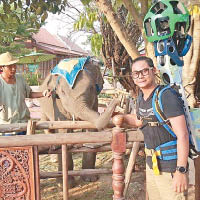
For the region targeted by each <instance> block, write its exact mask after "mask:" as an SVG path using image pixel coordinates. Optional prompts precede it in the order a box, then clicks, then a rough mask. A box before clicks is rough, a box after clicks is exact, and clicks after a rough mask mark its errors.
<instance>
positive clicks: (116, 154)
mask: <svg viewBox="0 0 200 200" xmlns="http://www.w3.org/2000/svg"><path fill="white" fill-rule="evenodd" d="M113 123H114V124H115V126H116V127H115V128H113V131H112V143H111V148H112V151H113V166H112V170H113V176H112V179H113V182H112V186H113V191H114V195H113V200H125V198H124V196H123V192H124V187H125V183H124V179H125V176H124V171H125V167H124V163H123V156H124V154H125V151H126V133H125V132H123V129H122V128H120V127H121V126H122V123H123V117H122V116H120V115H118V116H115V117H114V118H113Z"/></svg>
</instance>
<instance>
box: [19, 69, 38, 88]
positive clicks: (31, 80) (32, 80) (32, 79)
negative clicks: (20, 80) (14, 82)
mask: <svg viewBox="0 0 200 200" xmlns="http://www.w3.org/2000/svg"><path fill="white" fill-rule="evenodd" d="M23 76H24V79H25V80H26V82H27V83H28V85H30V86H32V85H40V82H39V78H40V77H41V75H40V74H37V73H35V74H32V73H30V72H28V73H26V74H24V75H23Z"/></svg>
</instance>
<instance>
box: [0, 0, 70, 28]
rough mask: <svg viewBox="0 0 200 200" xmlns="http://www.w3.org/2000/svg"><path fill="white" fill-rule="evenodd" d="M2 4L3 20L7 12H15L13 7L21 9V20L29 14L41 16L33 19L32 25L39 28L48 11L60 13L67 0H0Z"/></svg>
mask: <svg viewBox="0 0 200 200" xmlns="http://www.w3.org/2000/svg"><path fill="white" fill-rule="evenodd" d="M0 6H2V8H3V11H4V14H3V15H1V16H0V18H1V20H4V19H6V18H7V14H10V13H13V11H12V9H14V10H20V11H21V12H20V17H19V16H18V15H16V18H19V21H21V20H23V19H27V16H29V15H35V16H39V18H34V19H32V21H31V23H32V25H35V26H36V27H37V28H39V26H40V25H41V23H43V22H44V21H45V20H46V18H47V16H48V14H47V13H48V12H51V13H53V14H56V13H58V14H59V13H60V12H61V11H64V10H65V7H66V6H67V0H45V1H43V0H3V1H0Z"/></svg>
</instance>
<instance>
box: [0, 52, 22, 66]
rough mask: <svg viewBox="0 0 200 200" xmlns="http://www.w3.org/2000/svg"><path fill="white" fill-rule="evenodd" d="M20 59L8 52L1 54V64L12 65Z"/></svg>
mask: <svg viewBox="0 0 200 200" xmlns="http://www.w3.org/2000/svg"><path fill="white" fill-rule="evenodd" d="M18 61H19V59H17V58H14V57H13V56H12V54H11V53H9V52H6V53H2V54H1V55H0V66H5V65H12V64H15V63H17V62H18Z"/></svg>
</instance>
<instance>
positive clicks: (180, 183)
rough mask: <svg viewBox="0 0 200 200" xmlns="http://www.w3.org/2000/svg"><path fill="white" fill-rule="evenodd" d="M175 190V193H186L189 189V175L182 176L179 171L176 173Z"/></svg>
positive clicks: (174, 179)
mask: <svg viewBox="0 0 200 200" xmlns="http://www.w3.org/2000/svg"><path fill="white" fill-rule="evenodd" d="M173 188H174V191H175V192H178V193H180V192H184V191H185V190H187V189H188V177H187V174H182V173H180V172H178V171H176V172H175V173H174V177H173Z"/></svg>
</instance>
